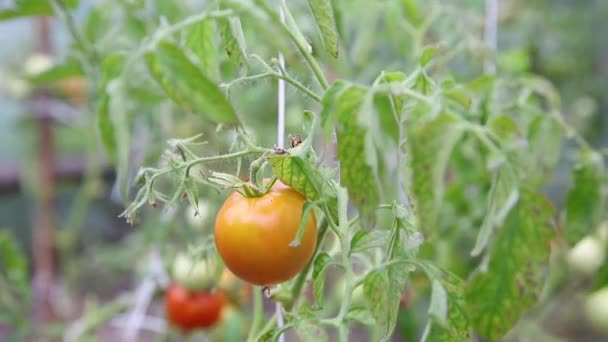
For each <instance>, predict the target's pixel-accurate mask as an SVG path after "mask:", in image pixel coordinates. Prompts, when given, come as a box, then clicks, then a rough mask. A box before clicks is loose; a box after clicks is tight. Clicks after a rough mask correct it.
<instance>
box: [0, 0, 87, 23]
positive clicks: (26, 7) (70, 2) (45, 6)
mask: <svg viewBox="0 0 608 342" xmlns="http://www.w3.org/2000/svg"><path fill="white" fill-rule="evenodd" d="M79 2H80V1H79V0H65V1H64V3H65V6H66V7H67V8H68V9H72V8H76V7H78V4H79ZM51 15H53V6H52V5H51V2H50V1H48V0H16V1H14V6H12V7H9V8H5V9H2V10H0V20H8V19H15V18H20V17H30V16H51Z"/></svg>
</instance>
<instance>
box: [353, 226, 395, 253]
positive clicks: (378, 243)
mask: <svg viewBox="0 0 608 342" xmlns="http://www.w3.org/2000/svg"><path fill="white" fill-rule="evenodd" d="M389 235H390V231H388V230H385V229H374V230H364V229H361V230H359V231H357V232H356V233H355V235H354V236H353V238H352V239H351V240H350V252H351V253H360V252H363V251H366V250H368V249H371V248H384V247H385V246H386V241H387V240H388V238H389Z"/></svg>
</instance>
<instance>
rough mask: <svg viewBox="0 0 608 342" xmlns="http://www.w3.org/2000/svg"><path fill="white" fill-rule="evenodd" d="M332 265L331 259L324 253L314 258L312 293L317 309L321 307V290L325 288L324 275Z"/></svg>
mask: <svg viewBox="0 0 608 342" xmlns="http://www.w3.org/2000/svg"><path fill="white" fill-rule="evenodd" d="M331 264H332V260H331V257H330V256H329V254H327V253H325V252H321V253H319V254H318V255H317V256H316V257H315V261H314V263H313V265H312V279H313V283H312V293H313V296H314V298H315V303H316V305H317V307H318V308H321V307H323V290H324V288H325V273H326V272H327V268H328V267H329V265H331Z"/></svg>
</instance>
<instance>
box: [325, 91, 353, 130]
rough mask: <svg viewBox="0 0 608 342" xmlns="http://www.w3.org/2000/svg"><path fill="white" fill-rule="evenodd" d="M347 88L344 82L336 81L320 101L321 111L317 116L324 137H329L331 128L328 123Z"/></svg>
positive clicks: (330, 121) (331, 119)
mask: <svg viewBox="0 0 608 342" xmlns="http://www.w3.org/2000/svg"><path fill="white" fill-rule="evenodd" d="M348 86H349V84H348V83H347V82H346V81H343V80H337V81H335V82H334V83H333V84H332V85H331V87H329V89H327V90H326V91H325V94H324V95H323V99H321V106H322V107H323V108H322V109H321V114H320V115H319V116H320V120H321V128H323V130H324V132H325V135H326V136H329V134H330V130H331V129H333V126H332V125H330V123H332V122H333V119H334V116H333V114H334V108H335V105H336V101H337V100H338V97H340V95H342V92H344V90H346V89H347V88H348Z"/></svg>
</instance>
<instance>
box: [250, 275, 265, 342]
mask: <svg viewBox="0 0 608 342" xmlns="http://www.w3.org/2000/svg"><path fill="white" fill-rule="evenodd" d="M262 300H263V298H262V288H261V287H259V286H255V287H254V289H253V322H252V323H251V329H250V330H249V335H248V336H247V342H253V341H255V338H256V337H257V335H258V333H259V332H260V325H261V323H262V318H263V317H264V308H263V305H262V304H263V303H262Z"/></svg>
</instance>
